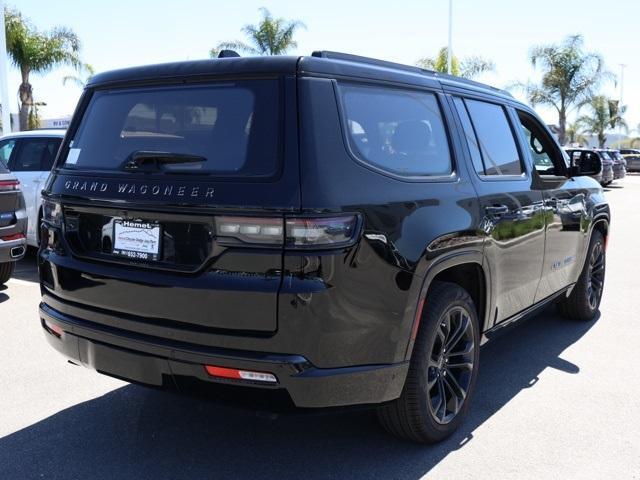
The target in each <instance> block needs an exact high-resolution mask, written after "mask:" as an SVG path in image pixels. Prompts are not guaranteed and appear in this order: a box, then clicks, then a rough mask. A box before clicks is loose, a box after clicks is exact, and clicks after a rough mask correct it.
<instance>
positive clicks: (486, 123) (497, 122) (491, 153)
mask: <svg viewBox="0 0 640 480" xmlns="http://www.w3.org/2000/svg"><path fill="white" fill-rule="evenodd" d="M465 104H466V106H467V110H468V112H469V117H470V118H471V122H472V123H473V127H474V129H475V133H476V137H477V139H478V145H479V147H480V152H481V154H482V161H483V163H484V174H485V175H521V174H522V173H523V170H522V162H521V160H520V155H519V154H518V148H517V146H516V141H515V138H514V137H513V132H512V130H511V127H510V125H509V120H508V118H507V114H506V112H505V110H504V108H503V107H502V106H500V105H497V104H495V103H488V102H482V101H479V100H471V99H465Z"/></svg>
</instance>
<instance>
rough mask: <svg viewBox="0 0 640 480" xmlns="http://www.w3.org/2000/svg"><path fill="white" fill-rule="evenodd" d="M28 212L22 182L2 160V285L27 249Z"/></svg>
mask: <svg viewBox="0 0 640 480" xmlns="http://www.w3.org/2000/svg"><path fill="white" fill-rule="evenodd" d="M26 230H27V213H26V211H25V205H24V197H23V196H22V192H21V190H20V182H19V181H18V179H17V178H16V177H15V176H14V175H13V174H12V173H10V172H9V170H7V169H6V167H5V166H4V163H2V162H0V285H4V284H5V283H7V281H8V280H9V279H10V278H11V275H12V274H13V271H14V268H15V262H17V261H18V260H20V259H21V258H22V257H24V254H25V252H26V249H27V239H26V235H25V234H26Z"/></svg>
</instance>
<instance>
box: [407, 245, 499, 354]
mask: <svg viewBox="0 0 640 480" xmlns="http://www.w3.org/2000/svg"><path fill="white" fill-rule="evenodd" d="M467 264H475V265H477V266H478V267H480V269H481V271H482V273H483V275H484V287H485V288H484V290H485V291H484V296H485V298H484V318H481V319H479V320H480V323H481V325H480V327H481V332H480V333H482V331H484V330H485V328H486V327H487V325H488V323H487V322H488V321H489V317H490V314H489V312H490V307H491V305H492V304H493V302H492V298H491V271H490V269H489V265H488V263H487V262H486V259H485V258H484V254H483V253H482V251H480V250H464V251H457V252H452V253H449V254H446V255H443V256H441V257H439V258H437V259H435V260H433V261H432V263H431V265H429V267H428V268H427V271H426V272H425V274H424V276H423V278H422V283H421V286H420V290H419V292H417V293H416V294H415V295H414V296H413V297H414V302H413V308H412V310H411V312H412V319H413V322H412V325H411V331H410V332H407V334H408V336H409V338H408V342H407V349H406V352H405V360H409V359H410V358H411V353H412V352H413V345H414V342H415V336H414V332H417V330H418V328H419V326H417V325H416V323H419V321H420V318H419V317H420V316H421V315H422V309H423V307H424V301H426V296H427V292H428V291H429V288H430V287H431V284H432V283H433V280H434V279H435V278H436V276H437V275H438V274H440V273H442V272H444V271H445V270H448V269H449V268H452V267H457V266H460V265H467ZM423 300H424V301H423Z"/></svg>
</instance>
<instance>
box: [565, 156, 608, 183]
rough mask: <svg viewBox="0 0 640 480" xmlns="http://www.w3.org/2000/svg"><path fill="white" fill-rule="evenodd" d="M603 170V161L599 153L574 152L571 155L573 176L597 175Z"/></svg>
mask: <svg viewBox="0 0 640 480" xmlns="http://www.w3.org/2000/svg"><path fill="white" fill-rule="evenodd" d="M601 170H602V162H601V161H600V159H599V157H598V156H597V155H581V154H580V152H574V154H573V155H572V156H571V168H570V171H571V176H572V177H576V176H582V175H584V176H590V175H597V174H599V173H600V171H601Z"/></svg>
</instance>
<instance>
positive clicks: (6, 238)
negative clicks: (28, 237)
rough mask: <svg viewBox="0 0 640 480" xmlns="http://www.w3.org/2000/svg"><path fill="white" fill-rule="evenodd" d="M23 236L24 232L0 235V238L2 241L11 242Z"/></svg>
mask: <svg viewBox="0 0 640 480" xmlns="http://www.w3.org/2000/svg"><path fill="white" fill-rule="evenodd" d="M23 238H25V236H24V233H14V234H13V235H6V236H4V237H0V240H2V241H3V242H11V241H13V240H21V239H23Z"/></svg>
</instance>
